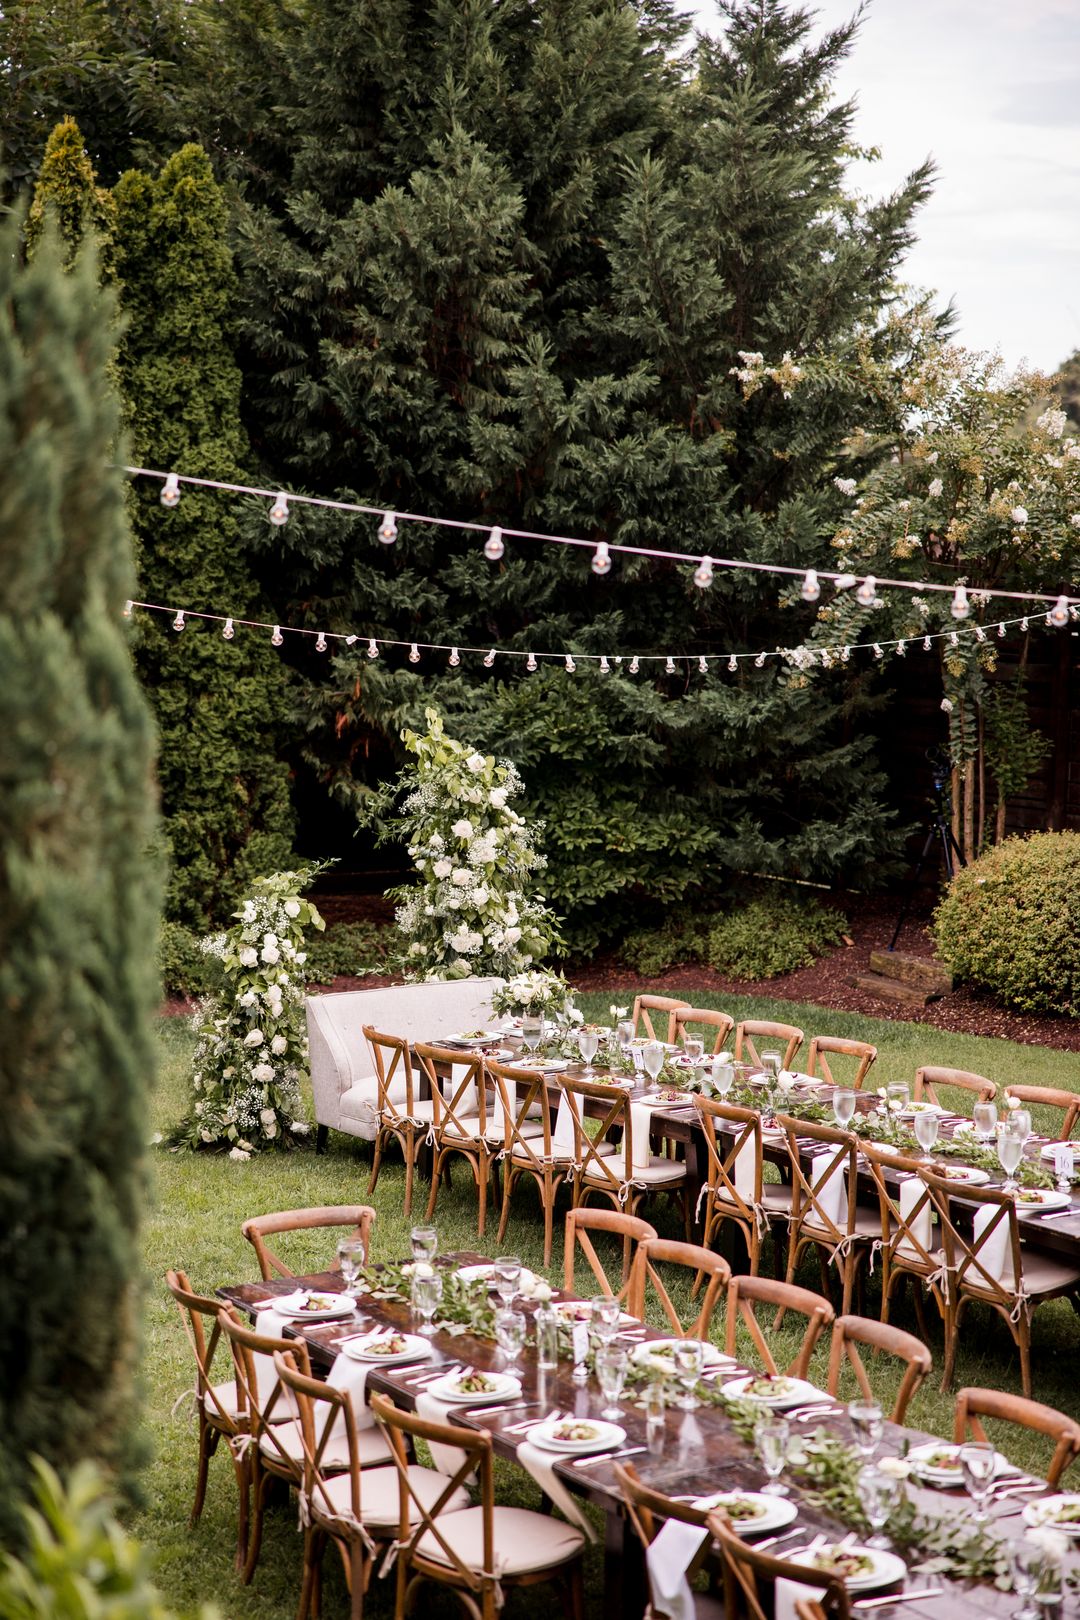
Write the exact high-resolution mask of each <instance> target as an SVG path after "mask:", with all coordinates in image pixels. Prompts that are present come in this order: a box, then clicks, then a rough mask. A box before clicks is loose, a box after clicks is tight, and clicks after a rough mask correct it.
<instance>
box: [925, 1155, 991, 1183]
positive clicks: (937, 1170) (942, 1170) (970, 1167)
mask: <svg viewBox="0 0 1080 1620" xmlns="http://www.w3.org/2000/svg"><path fill="white" fill-rule="evenodd" d="M934 1174H935V1176H941V1178H942V1180H943V1181H955V1182H959V1183H960V1184H962V1185H963V1186H965V1187H985V1186H986V1183H987V1182H988V1181H989V1180H990V1173H989V1171H987V1170H980V1169H979V1167H978V1165H975V1164H938V1163H937V1161H935V1163H934Z"/></svg>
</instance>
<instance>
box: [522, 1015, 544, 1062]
mask: <svg viewBox="0 0 1080 1620" xmlns="http://www.w3.org/2000/svg"><path fill="white" fill-rule="evenodd" d="M543 1039H544V1020H543V1019H542V1018H539V1017H537V1015H536V1014H535V1013H526V1014H525V1016H524V1018H522V1020H521V1044H522V1045H523V1046H524V1048H525V1050H526V1052H535V1051H536V1049H537V1047H538V1046H539V1045H540V1044H541V1042H542V1041H543Z"/></svg>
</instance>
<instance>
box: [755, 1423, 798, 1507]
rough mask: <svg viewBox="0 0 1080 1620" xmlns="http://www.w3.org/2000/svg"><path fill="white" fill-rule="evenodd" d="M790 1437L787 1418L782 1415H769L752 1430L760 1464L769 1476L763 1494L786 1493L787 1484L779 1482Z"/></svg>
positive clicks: (776, 1494)
mask: <svg viewBox="0 0 1080 1620" xmlns="http://www.w3.org/2000/svg"><path fill="white" fill-rule="evenodd" d="M790 1438H791V1430H790V1429H789V1427H788V1422H787V1419H786V1418H782V1417H769V1418H767V1419H766V1420H765V1422H763V1423H759V1424H758V1426H757V1428H756V1429H755V1431H754V1440H755V1442H756V1444H757V1453H758V1456H759V1457H760V1458H761V1466H762V1468H764V1470H765V1472H766V1474H767V1475H768V1477H769V1483H768V1484H767V1485H766V1486H765V1487H764V1491H763V1494H764V1495H765V1496H787V1495H788V1488H787V1486H786V1485H781V1483H780V1475H781V1474H782V1473H783V1472H784V1465H785V1463H786V1462H787V1453H788V1442H789V1440H790Z"/></svg>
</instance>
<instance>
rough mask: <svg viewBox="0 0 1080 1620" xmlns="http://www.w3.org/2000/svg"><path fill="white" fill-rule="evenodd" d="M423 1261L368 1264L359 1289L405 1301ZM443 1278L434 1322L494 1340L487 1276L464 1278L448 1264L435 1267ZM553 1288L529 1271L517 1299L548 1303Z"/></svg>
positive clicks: (448, 1330)
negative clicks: (484, 1277)
mask: <svg viewBox="0 0 1080 1620" xmlns="http://www.w3.org/2000/svg"><path fill="white" fill-rule="evenodd" d="M427 1264H428V1262H426V1261H423V1260H406V1261H403V1262H399V1261H392V1260H391V1261H383V1262H381V1263H380V1264H379V1265H377V1266H369V1267H367V1268H366V1269H365V1270H364V1272H363V1286H362V1290H361V1291H362V1292H364V1293H367V1294H368V1295H369V1296H370V1298H372V1299H393V1300H397V1301H399V1302H401V1303H404V1304H407V1303H408V1302H409V1300H410V1298H411V1297H412V1279H413V1274H414V1272H415V1271H417V1269H418V1268H419V1267H422V1266H425V1265H427ZM430 1269H435V1270H437V1271H438V1273H439V1276H440V1277H441V1278H442V1295H441V1297H440V1300H439V1303H438V1305H437V1306H436V1309H435V1314H434V1317H433V1318H432V1321H433V1324H434V1326H435V1327H436V1328H439V1329H440V1330H441V1331H442V1332H443V1333H450V1334H453V1335H457V1334H459V1333H472V1334H474V1335H475V1336H476V1337H477V1338H481V1339H494V1337H495V1306H494V1304H493V1303H492V1299H491V1293H490V1290H489V1287H488V1283H487V1280H486V1279H481V1278H463V1277H461V1276H460V1275H459V1274H458V1272H457V1270H456V1269H454V1268H453V1267H451V1266H442V1265H440V1266H437V1267H434V1268H430ZM552 1292H553V1290H552V1287H551V1284H550V1283H549V1282H547V1281H546V1280H545V1279H544V1278H543V1277H537V1276H535V1275H533V1274H530V1276H529V1278H523V1282H522V1286H521V1287H520V1289H519V1293H518V1297H519V1298H520V1299H527V1300H532V1301H533V1303H534V1304H537V1305H547V1304H548V1303H549V1302H550V1300H551V1297H552Z"/></svg>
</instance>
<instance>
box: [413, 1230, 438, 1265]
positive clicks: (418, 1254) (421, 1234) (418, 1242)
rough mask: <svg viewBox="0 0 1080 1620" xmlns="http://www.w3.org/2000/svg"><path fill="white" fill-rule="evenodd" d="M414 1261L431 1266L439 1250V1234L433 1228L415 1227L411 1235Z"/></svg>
mask: <svg viewBox="0 0 1080 1620" xmlns="http://www.w3.org/2000/svg"><path fill="white" fill-rule="evenodd" d="M409 1243H410V1245H411V1246H412V1257H413V1259H414V1260H417V1261H423V1262H425V1263H426V1264H427V1265H430V1264H431V1262H432V1261H433V1260H434V1258H435V1255H436V1253H437V1252H438V1248H439V1234H438V1232H436V1230H435V1228H434V1227H433V1226H414V1227H413V1229H412V1231H411V1232H410V1233H409Z"/></svg>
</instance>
